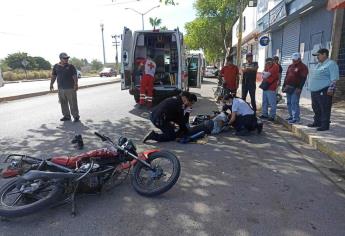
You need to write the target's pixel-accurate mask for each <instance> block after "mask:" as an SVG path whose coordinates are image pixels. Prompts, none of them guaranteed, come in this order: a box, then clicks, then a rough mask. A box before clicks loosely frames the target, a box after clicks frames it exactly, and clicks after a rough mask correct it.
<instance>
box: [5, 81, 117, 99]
mask: <svg viewBox="0 0 345 236" xmlns="http://www.w3.org/2000/svg"><path fill="white" fill-rule="evenodd" d="M119 82H120V80H118V81H110V82H104V83H98V84H89V85H83V86H80V87H79V89H84V88H91V87H96V86H101V85H107V84H115V83H119ZM50 93H57V91H56V90H55V91H53V92H51V91H49V90H47V91H42V92H36V93H29V94H21V95H15V96H9V97H2V98H0V102H8V101H14V100H19V99H24V98H30V97H36V96H42V95H47V94H50Z"/></svg>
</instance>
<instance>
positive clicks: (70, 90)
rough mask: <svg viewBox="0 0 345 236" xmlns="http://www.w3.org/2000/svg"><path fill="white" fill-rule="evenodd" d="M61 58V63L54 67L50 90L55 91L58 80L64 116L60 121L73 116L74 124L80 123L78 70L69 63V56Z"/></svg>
mask: <svg viewBox="0 0 345 236" xmlns="http://www.w3.org/2000/svg"><path fill="white" fill-rule="evenodd" d="M59 57H60V62H59V63H57V64H55V65H54V67H53V71H52V78H51V81H50V90H51V91H53V90H54V82H55V80H56V79H57V84H58V95H59V101H60V104H61V111H62V115H63V117H62V118H61V119H60V121H69V120H71V114H72V116H73V118H74V122H78V121H79V118H80V116H79V110H78V101H77V90H78V77H77V70H76V68H75V67H74V66H73V65H71V64H69V63H68V59H69V56H68V55H67V54H66V53H64V52H62V53H60V55H59Z"/></svg>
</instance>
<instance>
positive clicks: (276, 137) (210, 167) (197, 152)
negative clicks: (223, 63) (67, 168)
mask: <svg viewBox="0 0 345 236" xmlns="http://www.w3.org/2000/svg"><path fill="white" fill-rule="evenodd" d="M215 84H216V81H215V80H212V79H208V80H206V81H205V83H204V84H203V88H202V90H199V89H195V90H192V92H195V93H197V95H198V99H199V100H198V102H197V103H196V105H195V107H194V110H193V112H194V115H195V114H199V113H205V112H207V111H211V110H214V109H216V106H215V104H214V102H213V101H212V96H211V89H212V87H214V86H215ZM6 86H7V85H6ZM78 99H79V109H80V115H81V121H82V122H81V123H76V124H75V123H72V122H66V123H61V122H60V121H59V119H60V118H61V114H60V107H59V104H58V99H57V95H56V94H49V95H45V96H39V97H33V98H27V99H22V100H16V101H10V102H6V103H0V112H1V116H0V124H2V125H1V126H0V155H2V156H4V155H5V154H6V153H11V152H19V153H28V154H30V155H33V156H45V157H51V156H54V155H65V154H76V153H79V151H77V150H75V149H74V148H73V145H72V144H70V141H71V139H72V138H73V136H74V134H75V133H81V134H82V135H83V137H84V142H85V150H90V149H93V148H96V147H102V143H101V142H100V141H99V140H98V138H97V137H96V136H94V135H93V132H94V131H99V132H100V133H105V134H108V135H110V136H113V137H118V136H119V135H121V134H122V135H125V136H127V137H130V138H132V139H133V140H134V141H135V142H136V143H137V144H138V148H139V150H143V149H149V148H154V147H159V148H164V149H168V150H171V151H173V152H174V153H176V155H178V157H179V159H180V161H181V165H182V172H181V176H180V179H179V181H178V182H177V184H176V185H175V187H174V188H172V189H171V191H169V192H167V193H166V194H164V195H162V196H160V197H157V198H144V197H141V196H139V195H138V194H136V193H135V192H134V190H133V189H132V188H131V186H130V183H129V181H125V183H123V184H122V185H121V186H119V187H117V188H115V189H114V190H113V191H112V192H111V193H105V194H103V195H101V196H82V197H80V199H79V200H78V205H77V206H78V215H77V217H75V218H72V217H71V216H70V214H69V212H70V206H69V205H66V206H62V207H58V208H54V209H48V210H46V211H44V212H39V213H37V214H34V215H32V216H29V217H22V218H17V219H11V220H10V221H3V222H0V226H1V231H0V235H48V234H49V235H121V236H122V235H205V236H206V235H210V236H211V235H241V236H251V235H277V236H278V235H284V236H285V235H294V236H295V235H296V236H311V235H313V236H314V235H320V236H321V235H332V236H338V235H339V236H342V235H344V232H345V225H344V219H345V211H344V204H345V194H344V192H343V191H342V190H341V189H340V188H338V187H337V186H336V185H335V184H334V183H333V182H332V181H330V178H329V177H327V176H325V174H324V172H323V171H320V170H322V168H323V167H324V168H326V167H327V168H328V167H337V166H336V165H335V164H334V163H333V162H332V161H331V160H330V159H328V157H326V156H325V155H324V154H322V153H320V152H318V151H316V150H314V149H313V148H312V147H310V146H308V145H306V144H305V143H303V142H302V141H300V140H298V139H296V138H295V137H293V136H292V135H291V134H290V133H289V132H288V131H287V130H285V128H283V126H281V125H278V124H273V123H265V126H264V132H263V133H262V134H261V135H257V134H253V135H252V136H249V137H237V136H234V134H233V132H231V131H229V132H226V133H223V134H221V135H218V136H209V137H208V140H207V143H206V144H179V143H176V142H169V143H163V144H153V145H152V144H150V145H143V144H142V143H141V142H140V141H141V139H142V137H143V136H144V134H145V133H146V132H147V131H148V129H150V128H152V126H151V124H150V122H149V121H148V120H147V117H148V112H147V111H145V110H138V109H136V107H135V103H134V99H133V97H131V96H129V94H128V91H121V90H120V83H117V84H111V85H104V86H99V87H93V88H87V89H82V90H80V91H79V92H78ZM2 181H3V180H2Z"/></svg>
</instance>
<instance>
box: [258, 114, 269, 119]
mask: <svg viewBox="0 0 345 236" xmlns="http://www.w3.org/2000/svg"><path fill="white" fill-rule="evenodd" d="M259 118H260V119H268V116H264V115H261V116H259Z"/></svg>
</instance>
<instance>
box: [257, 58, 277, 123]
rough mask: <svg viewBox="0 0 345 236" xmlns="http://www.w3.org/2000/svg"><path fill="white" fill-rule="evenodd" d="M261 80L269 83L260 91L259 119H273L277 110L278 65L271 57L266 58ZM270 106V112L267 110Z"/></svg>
mask: <svg viewBox="0 0 345 236" xmlns="http://www.w3.org/2000/svg"><path fill="white" fill-rule="evenodd" d="M262 78H263V82H264V81H265V82H267V83H268V84H269V85H268V87H267V89H266V88H265V90H263V92H262V115H261V116H260V118H261V119H268V120H269V121H274V120H275V117H276V110H277V96H276V95H277V93H276V90H277V86H278V80H279V66H278V65H277V64H275V63H273V58H271V57H269V58H266V64H265V70H264V72H263V73H262ZM269 105H270V106H271V110H270V112H268V106H269Z"/></svg>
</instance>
